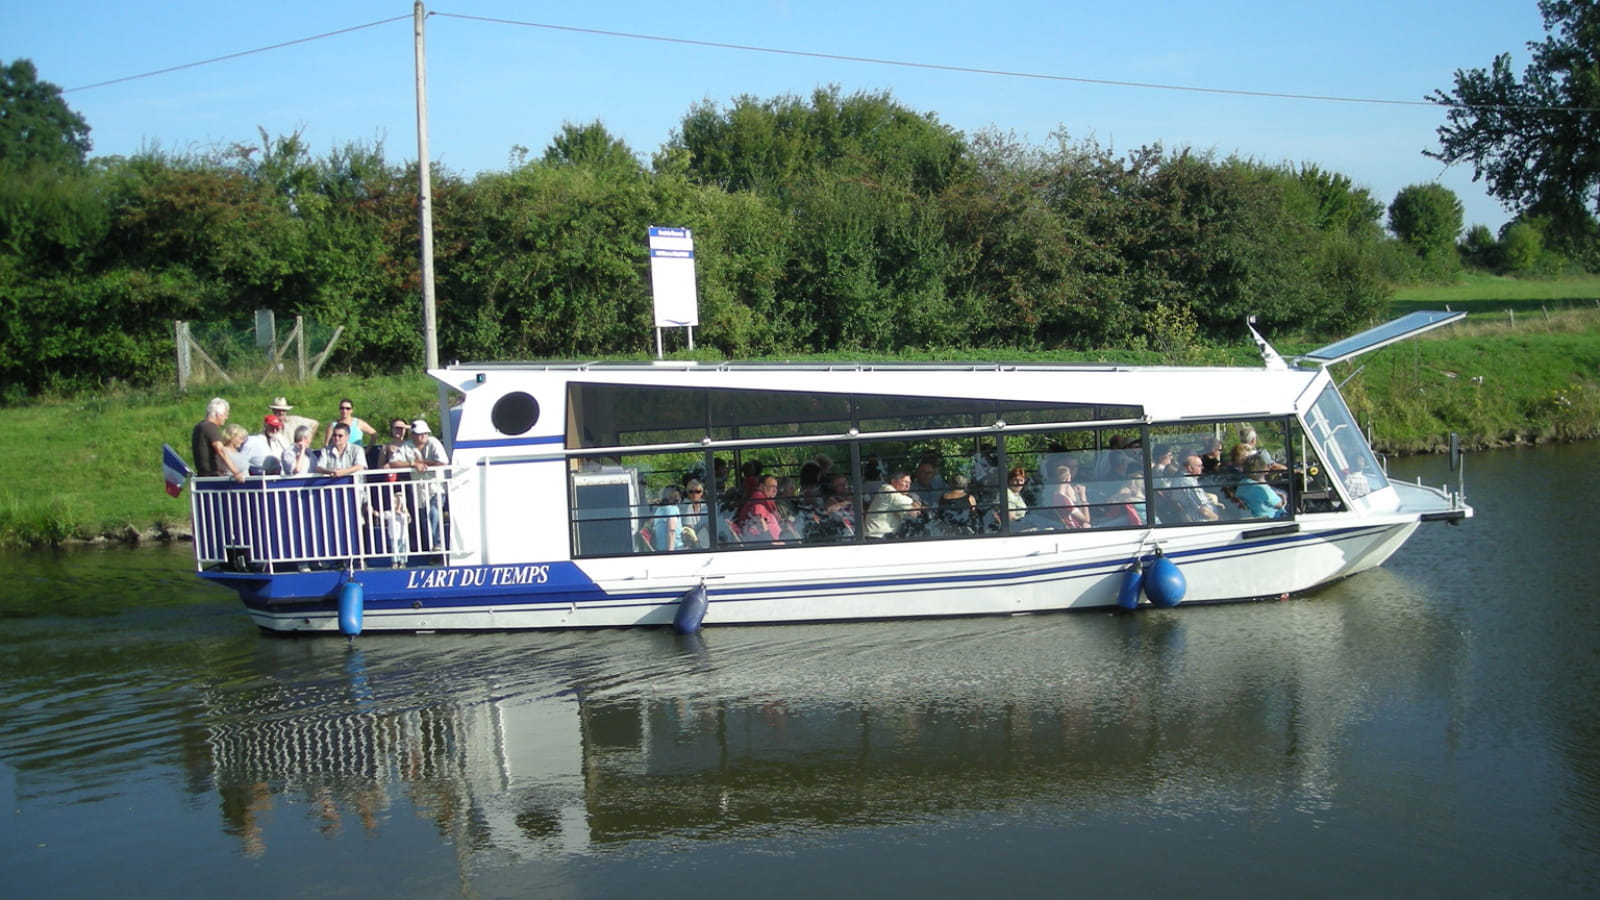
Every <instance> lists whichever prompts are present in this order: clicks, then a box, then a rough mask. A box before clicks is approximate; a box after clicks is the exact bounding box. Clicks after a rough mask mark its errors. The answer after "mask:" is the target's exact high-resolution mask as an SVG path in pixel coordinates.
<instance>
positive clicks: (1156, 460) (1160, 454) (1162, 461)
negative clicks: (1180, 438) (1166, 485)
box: [1150, 444, 1178, 484]
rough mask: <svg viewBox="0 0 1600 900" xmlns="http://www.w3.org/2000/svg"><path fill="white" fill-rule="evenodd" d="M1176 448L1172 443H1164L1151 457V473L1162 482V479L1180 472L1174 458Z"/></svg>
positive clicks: (1157, 480) (1157, 481)
mask: <svg viewBox="0 0 1600 900" xmlns="http://www.w3.org/2000/svg"><path fill="white" fill-rule="evenodd" d="M1176 452H1177V451H1176V449H1175V448H1174V447H1173V446H1172V445H1171V444H1162V445H1161V446H1159V447H1157V448H1156V452H1155V453H1154V454H1152V455H1151V457H1150V474H1151V476H1152V477H1153V478H1155V480H1156V484H1161V483H1162V481H1161V480H1162V479H1164V478H1171V477H1174V476H1176V475H1177V474H1178V466H1177V463H1176V461H1175V459H1174V454H1175V453H1176Z"/></svg>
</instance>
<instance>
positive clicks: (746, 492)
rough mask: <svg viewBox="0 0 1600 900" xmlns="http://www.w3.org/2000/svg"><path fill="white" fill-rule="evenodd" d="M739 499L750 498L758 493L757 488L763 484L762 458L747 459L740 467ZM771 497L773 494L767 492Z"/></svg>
mask: <svg viewBox="0 0 1600 900" xmlns="http://www.w3.org/2000/svg"><path fill="white" fill-rule="evenodd" d="M739 472H740V478H739V499H740V500H748V499H750V498H751V497H754V496H755V495H756V488H758V487H760V486H761V460H759V459H747V460H745V461H744V465H742V466H740V467H739ZM767 496H768V497H771V496H772V495H771V494H767Z"/></svg>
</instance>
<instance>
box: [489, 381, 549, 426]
mask: <svg viewBox="0 0 1600 900" xmlns="http://www.w3.org/2000/svg"><path fill="white" fill-rule="evenodd" d="M489 421H490V422H491V423H492V424H493V425H494V428H495V430H496V431H498V432H500V433H501V434H508V435H517V434H527V433H528V429H530V428H532V427H533V426H534V425H535V424H537V423H538V421H539V401H538V400H535V399H533V395H532V394H528V393H524V392H523V391H512V392H511V393H508V394H506V395H505V396H503V397H501V398H500V399H499V400H496V401H495V402H494V408H493V409H492V410H490V412H489Z"/></svg>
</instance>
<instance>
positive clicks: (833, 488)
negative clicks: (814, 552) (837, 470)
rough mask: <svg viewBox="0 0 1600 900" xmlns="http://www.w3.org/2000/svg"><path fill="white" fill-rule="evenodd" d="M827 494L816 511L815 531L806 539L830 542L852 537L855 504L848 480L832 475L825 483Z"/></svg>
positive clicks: (853, 533) (854, 530)
mask: <svg viewBox="0 0 1600 900" xmlns="http://www.w3.org/2000/svg"><path fill="white" fill-rule="evenodd" d="M827 484H828V493H827V496H826V497H824V498H823V500H822V506H821V507H820V508H819V509H818V510H817V526H816V530H815V531H813V532H812V533H811V534H810V535H807V537H808V538H810V539H812V540H823V541H831V540H838V539H839V538H841V537H854V536H855V533H856V503H855V498H854V497H852V496H851V495H850V479H848V478H846V477H845V476H843V475H833V476H832V477H830V478H829V479H828V481H827Z"/></svg>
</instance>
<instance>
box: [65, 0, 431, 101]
mask: <svg viewBox="0 0 1600 900" xmlns="http://www.w3.org/2000/svg"><path fill="white" fill-rule="evenodd" d="M409 18H411V16H409V15H405V16H395V17H393V18H390V19H379V20H378V21H376V22H368V23H367V24H365V25H353V26H351V27H349V28H341V29H339V30H338V31H329V32H326V33H324V34H314V35H312V36H311V37H303V38H296V39H294V40H292V41H284V42H283V43H281V44H271V45H269V46H266V47H257V48H256V49H254V50H241V51H239V52H238V53H229V54H228V55H227V56H214V57H212V58H211V59H202V60H199V61H198V62H192V63H184V64H183V65H181V66H170V67H168V68H165V69H157V70H155V71H154V72H141V73H140V74H138V75H128V76H126V77H123V78H113V79H111V80H110V81H97V82H95V83H94V84H85V85H79V86H78V87H75V88H67V89H66V90H64V91H62V92H61V93H63V94H70V93H72V92H73V91H87V90H90V89H92V88H99V87H106V86H107V85H112V84H122V83H123V82H125V81H138V80H139V79H141V78H153V77H155V76H157V75H165V74H167V73H168V72H180V71H182V70H184V69H193V68H195V67H197V66H209V65H211V64H212V63H219V62H225V61H227V60H230V59H238V58H239V57H241V56H251V55H253V54H256V53H266V52H267V51H268V50H281V49H283V48H284V47H293V46H294V45H295V44H308V43H310V42H312V41H320V40H322V39H323V38H331V37H337V36H339V35H341V34H349V33H350V32H352V31H360V30H362V29H363V28H374V27H376V26H379V25H387V24H389V23H390V22H402V21H405V20H406V19H409Z"/></svg>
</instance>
